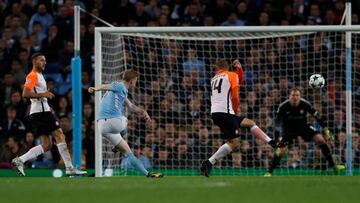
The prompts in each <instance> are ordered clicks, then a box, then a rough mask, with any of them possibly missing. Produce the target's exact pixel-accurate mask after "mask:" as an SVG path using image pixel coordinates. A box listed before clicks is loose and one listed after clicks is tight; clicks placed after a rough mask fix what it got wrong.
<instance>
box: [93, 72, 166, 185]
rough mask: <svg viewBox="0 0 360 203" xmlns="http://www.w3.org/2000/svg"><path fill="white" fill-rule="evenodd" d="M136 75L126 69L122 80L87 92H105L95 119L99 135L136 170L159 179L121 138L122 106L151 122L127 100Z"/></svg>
mask: <svg viewBox="0 0 360 203" xmlns="http://www.w3.org/2000/svg"><path fill="white" fill-rule="evenodd" d="M138 75H139V74H138V72H136V71H135V70H132V69H128V70H126V71H124V72H123V80H121V81H118V82H113V83H111V84H103V85H100V86H98V87H89V92H90V93H94V92H95V91H106V93H105V94H104V96H103V98H102V100H101V105H100V112H99V116H98V118H96V119H97V121H98V125H99V130H100V132H101V134H102V135H103V136H104V137H106V138H107V139H108V140H109V141H110V142H111V143H112V144H113V145H114V146H115V149H116V150H118V151H121V152H122V153H124V154H125V155H126V156H127V159H128V160H129V161H130V163H131V164H132V165H133V166H134V168H135V169H136V170H138V171H139V172H141V173H142V174H144V175H145V176H146V177H150V178H161V177H163V174H161V173H150V172H148V171H147V170H146V169H145V168H144V166H143V164H142V163H141V162H140V161H139V160H138V159H137V158H136V157H135V155H134V154H133V152H132V151H131V149H130V147H129V145H128V143H127V142H126V141H125V140H124V139H123V138H122V136H121V133H122V132H124V131H125V129H126V126H127V118H126V117H125V116H124V115H123V113H122V106H123V104H125V105H126V106H127V107H128V108H129V109H130V110H131V111H133V112H136V113H138V114H141V115H142V116H143V117H144V119H145V121H146V122H149V121H151V118H150V116H149V114H148V113H147V112H146V111H145V110H144V109H141V108H140V107H138V106H136V105H134V104H133V103H131V102H130V101H129V99H128V98H127V94H128V89H132V88H134V87H135V86H136V82H137V79H138Z"/></svg>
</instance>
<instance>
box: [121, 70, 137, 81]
mask: <svg viewBox="0 0 360 203" xmlns="http://www.w3.org/2000/svg"><path fill="white" fill-rule="evenodd" d="M138 76H139V73H138V72H137V71H136V70H133V69H128V70H125V71H124V72H123V74H122V79H123V80H124V81H126V82H130V81H131V80H133V79H134V78H137V77H138Z"/></svg>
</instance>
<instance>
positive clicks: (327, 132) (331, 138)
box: [323, 128, 334, 143]
mask: <svg viewBox="0 0 360 203" xmlns="http://www.w3.org/2000/svg"><path fill="white" fill-rule="evenodd" d="M323 131H324V137H325V140H326V142H329V143H332V142H333V141H334V136H333V135H332V134H331V132H330V130H329V129H328V128H324V129H323Z"/></svg>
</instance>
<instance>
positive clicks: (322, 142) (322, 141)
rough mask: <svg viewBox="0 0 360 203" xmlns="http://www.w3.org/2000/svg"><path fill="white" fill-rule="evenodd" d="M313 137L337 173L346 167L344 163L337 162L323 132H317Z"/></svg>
mask: <svg viewBox="0 0 360 203" xmlns="http://www.w3.org/2000/svg"><path fill="white" fill-rule="evenodd" d="M313 139H314V141H315V142H316V144H317V145H318V146H319V148H320V149H321V152H322V154H323V156H324V157H325V159H326V161H327V162H328V163H329V167H330V168H333V169H334V173H335V174H336V173H337V172H339V171H342V170H344V169H345V166H344V165H339V164H335V162H334V159H333V157H332V156H331V152H330V149H329V146H328V145H327V144H326V141H325V139H324V137H323V136H322V135H321V134H316V135H315V136H314V138H313Z"/></svg>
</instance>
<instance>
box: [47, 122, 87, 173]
mask: <svg viewBox="0 0 360 203" xmlns="http://www.w3.org/2000/svg"><path fill="white" fill-rule="evenodd" d="M51 135H52V136H53V137H54V139H55V141H56V146H57V148H58V150H59V154H60V156H61V158H62V159H63V160H64V164H65V169H66V170H65V173H66V175H67V176H77V175H84V174H86V173H87V172H86V171H81V170H79V169H77V168H74V166H73V165H72V162H71V157H70V153H69V149H68V147H67V144H66V142H65V135H64V134H63V132H62V130H61V129H60V128H59V129H57V130H54V131H53V132H52V133H51Z"/></svg>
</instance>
